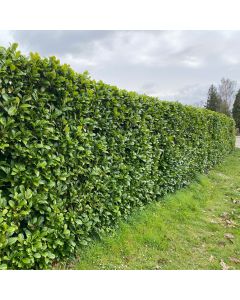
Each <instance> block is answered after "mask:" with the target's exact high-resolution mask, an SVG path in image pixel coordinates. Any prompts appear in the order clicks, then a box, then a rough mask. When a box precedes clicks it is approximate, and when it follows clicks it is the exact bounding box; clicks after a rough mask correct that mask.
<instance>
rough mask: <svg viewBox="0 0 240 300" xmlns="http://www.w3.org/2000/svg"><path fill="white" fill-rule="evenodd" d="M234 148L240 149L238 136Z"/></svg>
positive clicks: (239, 137)
mask: <svg viewBox="0 0 240 300" xmlns="http://www.w3.org/2000/svg"><path fill="white" fill-rule="evenodd" d="M236 147H237V148H240V136H237V137H236Z"/></svg>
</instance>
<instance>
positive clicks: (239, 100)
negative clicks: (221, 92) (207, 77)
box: [232, 90, 240, 130]
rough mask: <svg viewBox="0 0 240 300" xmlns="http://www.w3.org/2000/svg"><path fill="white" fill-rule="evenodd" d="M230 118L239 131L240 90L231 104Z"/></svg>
mask: <svg viewBox="0 0 240 300" xmlns="http://www.w3.org/2000/svg"><path fill="white" fill-rule="evenodd" d="M232 116H233V119H234V120H235V122H236V127H237V128H238V129H239V130H240V90H239V91H238V92H237V95H236V97H235V101H234V103H233V109H232Z"/></svg>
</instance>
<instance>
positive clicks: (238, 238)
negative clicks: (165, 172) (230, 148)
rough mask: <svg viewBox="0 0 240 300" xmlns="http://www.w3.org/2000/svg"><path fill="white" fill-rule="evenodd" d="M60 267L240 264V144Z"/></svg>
mask: <svg viewBox="0 0 240 300" xmlns="http://www.w3.org/2000/svg"><path fill="white" fill-rule="evenodd" d="M58 268H60V269H61V268H63V269H87V270H89V269H90V270H93V269H101V270H103V269H124V270H127V269H130V270H133V269H155V270H156V269H157V270H160V269H161V270H166V269H169V270H173V269H174V270H175V269H180V270H182V269H230V270H232V269H240V149H237V150H236V151H234V153H233V154H231V155H230V156H229V157H228V158H226V159H225V161H224V162H223V163H222V164H221V165H219V166H217V167H215V169H214V170H212V171H210V173H209V174H208V175H207V176H205V175H204V176H199V178H198V180H197V181H195V182H194V183H192V184H191V185H190V186H189V187H188V188H185V189H182V190H179V191H178V192H177V193H175V194H171V195H168V196H167V197H165V198H164V199H162V201H160V202H157V203H156V202H155V203H152V204H150V205H148V206H146V207H145V208H144V210H142V211H136V212H135V213H133V215H132V216H131V218H129V220H128V221H127V222H122V223H121V224H120V226H119V228H118V229H116V230H115V231H114V233H113V234H112V235H110V236H109V235H108V236H105V237H103V239H102V240H101V241H95V242H93V243H92V244H91V245H90V246H86V247H85V248H82V249H80V250H79V255H78V258H77V259H76V260H75V261H71V262H70V263H66V264H65V263H62V264H60V265H58Z"/></svg>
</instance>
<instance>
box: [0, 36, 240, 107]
mask: <svg viewBox="0 0 240 300" xmlns="http://www.w3.org/2000/svg"><path fill="white" fill-rule="evenodd" d="M9 41H10V42H12V41H16V42H18V43H19V45H20V49H22V50H24V52H25V53H26V52H30V51H32V52H35V51H37V52H40V54H41V55H44V56H49V55H56V56H57V57H59V58H60V60H61V62H64V63H69V64H70V65H71V66H72V67H73V68H74V69H75V70H76V71H79V72H83V71H84V70H88V71H89V72H90V74H91V76H92V77H93V78H94V79H97V80H100V79H101V80H103V81H105V82H107V83H110V84H114V85H117V86H119V87H120V88H124V89H128V90H135V91H137V92H140V93H146V94H151V95H154V96H158V97H159V98H160V99H166V100H178V101H181V102H184V103H189V104H195V103H199V102H201V101H203V100H204V101H205V100H206V95H207V90H208V87H209V86H210V84H212V83H214V84H216V85H218V83H219V82H220V79H221V78H222V77H229V78H230V79H233V80H237V81H239V80H240V31H8V32H7V31H5V32H0V43H3V44H4V45H7V44H8V42H9Z"/></svg>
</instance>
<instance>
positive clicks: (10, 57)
mask: <svg viewBox="0 0 240 300" xmlns="http://www.w3.org/2000/svg"><path fill="white" fill-rule="evenodd" d="M234 141H235V137H234V121H233V120H232V119H231V118H229V117H226V116H225V115H223V114H219V113H215V112H212V111H208V110H206V109H200V108H194V107H191V106H185V105H182V104H180V103H173V102H166V101H159V100H158V99H157V98H153V97H149V96H146V95H138V94H137V93H134V92H128V91H126V90H120V89H118V88H117V87H115V86H110V85H107V84H104V83H103V82H102V81H99V82H96V81H94V80H92V79H90V78H89V76H88V74H87V73H86V72H85V73H83V74H78V73H76V72H74V71H73V70H72V69H71V68H70V67H69V66H68V65H61V64H60V62H59V60H57V59H56V58H55V57H50V58H41V57H40V56H39V55H38V54H33V53H31V54H30V56H29V57H26V56H24V55H22V54H21V53H20V51H18V49H17V44H13V45H11V46H10V47H9V48H3V47H1V48H0V268H1V269H45V268H48V267H50V266H51V264H52V263H54V262H55V261H59V260H61V259H63V258H64V257H69V256H71V255H74V253H75V250H76V248H77V247H79V246H80V245H86V244H87V243H88V242H89V241H90V239H91V238H92V237H93V236H101V234H102V233H103V232H107V231H109V230H110V229H111V227H112V226H113V225H114V224H116V221H117V220H118V219H119V218H125V217H126V216H128V215H129V213H130V212H131V211H132V210H133V208H135V207H141V206H144V205H145V204H146V203H149V202H151V201H154V200H159V198H160V197H162V196H163V195H164V194H166V193H168V192H173V191H174V190H176V189H179V188H181V187H182V186H185V185H186V184H188V183H189V182H190V181H191V180H192V179H193V178H194V176H195V175H196V174H197V173H199V172H206V171H207V170H208V169H209V168H211V167H212V166H213V165H215V164H216V163H218V162H220V161H221V160H222V158H223V157H224V156H225V155H226V154H228V153H229V152H230V151H231V150H233V148H234Z"/></svg>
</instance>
